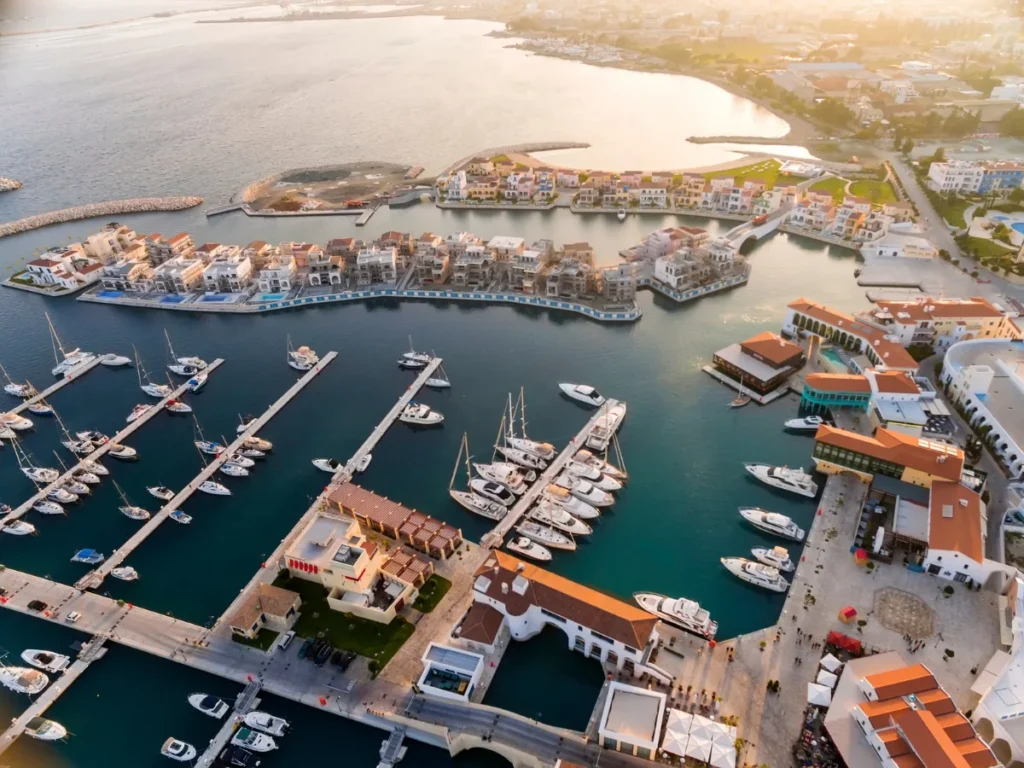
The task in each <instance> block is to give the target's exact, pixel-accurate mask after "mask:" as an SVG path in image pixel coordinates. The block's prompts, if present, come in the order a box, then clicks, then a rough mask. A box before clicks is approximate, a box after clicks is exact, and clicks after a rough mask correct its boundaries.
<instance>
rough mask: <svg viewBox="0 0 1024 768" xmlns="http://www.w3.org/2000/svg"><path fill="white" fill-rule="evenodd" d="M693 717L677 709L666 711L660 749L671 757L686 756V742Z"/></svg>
mask: <svg viewBox="0 0 1024 768" xmlns="http://www.w3.org/2000/svg"><path fill="white" fill-rule="evenodd" d="M692 721H693V715H691V714H690V713H689V712H683V711H682V710H679V709H670V710H669V711H668V722H667V723H666V724H665V739H664V740H663V741H662V742H661V749H662V751H664V752H668V753H670V754H673V755H679V756H680V757H683V756H685V755H686V742H687V741H688V740H689V737H688V735H687V734H688V733H689V732H690V723H691V722H692Z"/></svg>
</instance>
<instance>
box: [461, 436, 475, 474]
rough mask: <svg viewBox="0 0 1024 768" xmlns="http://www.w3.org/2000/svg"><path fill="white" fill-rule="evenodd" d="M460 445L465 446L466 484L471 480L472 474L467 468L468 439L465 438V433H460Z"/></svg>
mask: <svg viewBox="0 0 1024 768" xmlns="http://www.w3.org/2000/svg"><path fill="white" fill-rule="evenodd" d="M462 444H463V445H464V446H466V483H467V484H468V483H469V481H470V480H472V479H473V472H472V471H471V470H470V468H469V438H468V437H466V433H465V432H463V433H462Z"/></svg>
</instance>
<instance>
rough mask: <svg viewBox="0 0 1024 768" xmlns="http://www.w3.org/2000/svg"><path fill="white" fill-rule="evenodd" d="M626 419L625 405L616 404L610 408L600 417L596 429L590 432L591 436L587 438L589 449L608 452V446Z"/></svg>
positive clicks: (595, 425)
mask: <svg viewBox="0 0 1024 768" xmlns="http://www.w3.org/2000/svg"><path fill="white" fill-rule="evenodd" d="M625 418H626V404H625V403H615V405H613V406H610V407H609V408H608V410H607V411H605V412H604V413H603V414H601V415H600V416H599V417H598V419H597V423H596V424H594V428H593V429H591V430H590V434H589V435H588V436H587V447H588V448H593V449H594V450H595V451H605V450H607V449H608V444H609V443H611V441H612V437H613V436H614V435H615V433H616V432H617V431H618V429H619V426H620V425H621V424H622V420H623V419H625Z"/></svg>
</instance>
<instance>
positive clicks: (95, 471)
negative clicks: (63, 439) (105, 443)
mask: <svg viewBox="0 0 1024 768" xmlns="http://www.w3.org/2000/svg"><path fill="white" fill-rule="evenodd" d="M82 469H84V470H85V471H86V472H89V473H90V474H92V475H109V474H110V470H109V469H107V468H106V467H104V466H103V465H102V464H100V463H99V462H98V461H83V462H82ZM85 482H89V481H88V480H86V481H85Z"/></svg>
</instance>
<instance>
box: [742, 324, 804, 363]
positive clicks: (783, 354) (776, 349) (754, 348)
mask: <svg viewBox="0 0 1024 768" xmlns="http://www.w3.org/2000/svg"><path fill="white" fill-rule="evenodd" d="M740 347H742V348H743V350H744V351H745V352H747V353H748V354H757V355H760V356H761V357H763V358H764V359H765V360H767V361H768V362H769V363H772V364H773V365H776V366H779V365H782V364H783V363H785V362H786V361H788V360H790V359H792V357H793V356H794V355H799V354H802V353H803V349H801V348H800V346H799V345H797V344H793V343H792V342H789V341H786V340H785V339H783V338H782V337H781V336H779V334H777V333H772V332H771V331H762V332H761V333H759V334H757V335H756V336H751V337H750V338H749V339H747V340H746V341H741V342H740Z"/></svg>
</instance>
